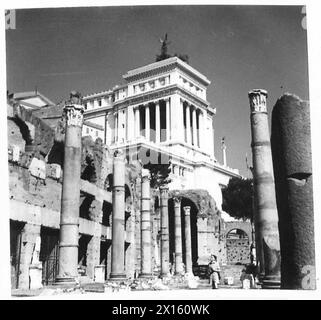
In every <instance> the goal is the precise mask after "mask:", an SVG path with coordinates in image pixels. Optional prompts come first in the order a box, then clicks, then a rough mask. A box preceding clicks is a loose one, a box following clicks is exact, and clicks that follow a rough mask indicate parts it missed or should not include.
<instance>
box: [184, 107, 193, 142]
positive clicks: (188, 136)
mask: <svg viewBox="0 0 321 320" xmlns="http://www.w3.org/2000/svg"><path fill="white" fill-rule="evenodd" d="M185 112H186V142H187V143H188V144H191V143H192V141H191V140H192V137H191V116H190V115H191V114H190V105H189V103H187V104H186V109H185Z"/></svg>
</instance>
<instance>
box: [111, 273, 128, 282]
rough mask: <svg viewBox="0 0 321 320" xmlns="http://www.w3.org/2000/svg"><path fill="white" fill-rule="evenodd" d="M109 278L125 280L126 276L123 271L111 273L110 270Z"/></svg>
mask: <svg viewBox="0 0 321 320" xmlns="http://www.w3.org/2000/svg"><path fill="white" fill-rule="evenodd" d="M109 280H119V281H121V280H127V276H126V274H125V273H113V272H111V273H110V275H109Z"/></svg>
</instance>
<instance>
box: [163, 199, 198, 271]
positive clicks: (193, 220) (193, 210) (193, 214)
mask: <svg viewBox="0 0 321 320" xmlns="http://www.w3.org/2000/svg"><path fill="white" fill-rule="evenodd" d="M184 207H190V218H189V219H190V226H191V244H192V264H193V266H195V265H197V259H198V233H197V214H198V208H197V206H196V204H195V203H194V202H193V201H192V200H191V199H188V198H185V197H181V206H180V212H181V237H182V254H183V255H182V258H183V263H184V264H186V247H185V241H186V238H185V215H184V209H183V208H184ZM168 223H169V261H170V263H171V264H172V265H174V263H175V214H174V201H173V199H172V198H170V199H169V201H168Z"/></svg>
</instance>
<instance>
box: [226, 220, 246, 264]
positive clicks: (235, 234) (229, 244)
mask: <svg viewBox="0 0 321 320" xmlns="http://www.w3.org/2000/svg"><path fill="white" fill-rule="evenodd" d="M225 226H226V227H225V232H224V234H225V243H226V259H227V263H228V264H230V265H233V264H241V265H242V264H243V265H245V264H248V263H250V261H251V260H250V251H251V250H250V245H251V243H252V227H251V223H250V222H249V221H231V222H225Z"/></svg>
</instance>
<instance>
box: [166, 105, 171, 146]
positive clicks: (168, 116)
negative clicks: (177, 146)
mask: <svg viewBox="0 0 321 320" xmlns="http://www.w3.org/2000/svg"><path fill="white" fill-rule="evenodd" d="M165 102H166V141H168V140H170V139H171V126H170V108H169V107H170V104H169V99H166V100H165Z"/></svg>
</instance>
